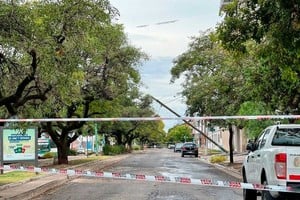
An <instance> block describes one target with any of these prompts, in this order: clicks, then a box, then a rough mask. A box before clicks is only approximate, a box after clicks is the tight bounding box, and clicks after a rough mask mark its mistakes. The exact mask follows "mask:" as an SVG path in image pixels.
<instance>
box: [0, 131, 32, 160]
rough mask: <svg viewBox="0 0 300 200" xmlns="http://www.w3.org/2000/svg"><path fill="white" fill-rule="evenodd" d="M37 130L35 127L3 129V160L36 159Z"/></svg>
mask: <svg viewBox="0 0 300 200" xmlns="http://www.w3.org/2000/svg"><path fill="white" fill-rule="evenodd" d="M36 143H37V132H36V129H34V128H29V129H25V130H23V129H9V128H3V129H2V130H1V144H2V145H0V147H1V146H2V148H1V149H2V151H1V152H2V161H4V162H5V161H32V160H36V158H37V153H36V146H37V145H36Z"/></svg>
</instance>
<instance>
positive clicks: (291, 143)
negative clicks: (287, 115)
mask: <svg viewBox="0 0 300 200" xmlns="http://www.w3.org/2000/svg"><path fill="white" fill-rule="evenodd" d="M247 150H248V151H249V154H248V155H247V156H246V158H245V160H244V163H243V168H242V173H243V181H244V182H245V183H253V184H264V185H278V186H284V187H287V188H300V124H279V125H273V126H269V127H267V128H266V129H265V130H263V132H262V133H261V134H260V135H259V137H258V139H257V140H256V141H255V142H249V143H248V145H247ZM258 195H261V199H262V200H274V199H300V193H298V192H294V193H291V192H276V191H266V190H264V191H262V192H261V193H260V192H257V191H256V190H250V189H244V191H243V196H244V200H256V199H257V196H258Z"/></svg>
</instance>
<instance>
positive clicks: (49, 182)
mask: <svg viewBox="0 0 300 200" xmlns="http://www.w3.org/2000/svg"><path fill="white" fill-rule="evenodd" d="M127 156H128V155H126V154H125V155H119V156H113V157H111V158H107V159H105V160H101V161H98V163H97V166H98V167H99V169H105V168H107V167H110V166H111V165H114V164H116V163H117V162H119V161H120V160H122V159H125V158H126V157H127ZM71 159H75V158H71ZM77 159H79V158H77ZM48 163H49V165H52V163H53V161H52V162H51V160H50V161H48ZM87 164H88V163H84V164H81V165H77V166H71V167H70V168H72V169H74V168H78V167H79V168H80V167H81V166H84V165H87ZM45 166H47V161H44V163H42V164H41V165H40V167H45ZM64 169H68V168H64ZM74 178H75V177H74V176H62V175H61V174H45V175H42V176H40V177H37V178H34V179H29V180H27V181H23V182H19V183H14V184H8V185H4V186H0V200H6V199H14V200H29V199H32V198H33V197H36V196H39V195H42V194H43V193H44V192H46V191H48V190H50V189H53V188H56V187H59V186H61V185H63V184H65V183H66V182H68V181H71V180H72V179H74Z"/></svg>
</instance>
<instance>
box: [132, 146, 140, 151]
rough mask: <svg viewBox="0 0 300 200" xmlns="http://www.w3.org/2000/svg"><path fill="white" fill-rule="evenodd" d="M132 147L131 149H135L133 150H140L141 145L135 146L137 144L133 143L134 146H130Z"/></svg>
mask: <svg viewBox="0 0 300 200" xmlns="http://www.w3.org/2000/svg"><path fill="white" fill-rule="evenodd" d="M132 149H133V150H135V151H137V150H141V147H140V146H137V145H135V146H133V147H132Z"/></svg>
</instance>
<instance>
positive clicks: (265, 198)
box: [261, 180, 277, 200]
mask: <svg viewBox="0 0 300 200" xmlns="http://www.w3.org/2000/svg"><path fill="white" fill-rule="evenodd" d="M263 185H268V182H267V180H264V181H263ZM276 199H277V198H274V197H272V195H271V194H270V192H269V191H268V190H263V191H261V200H276Z"/></svg>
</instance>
